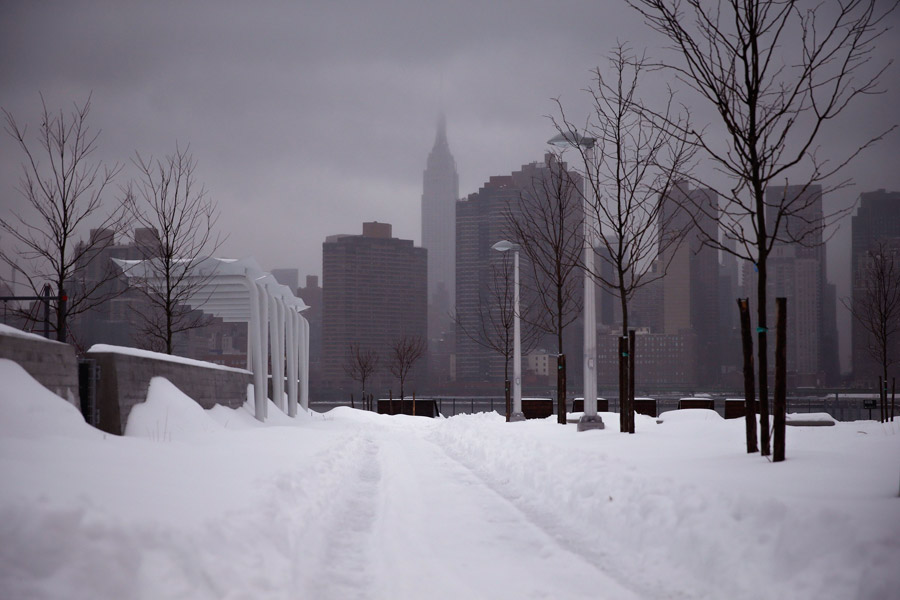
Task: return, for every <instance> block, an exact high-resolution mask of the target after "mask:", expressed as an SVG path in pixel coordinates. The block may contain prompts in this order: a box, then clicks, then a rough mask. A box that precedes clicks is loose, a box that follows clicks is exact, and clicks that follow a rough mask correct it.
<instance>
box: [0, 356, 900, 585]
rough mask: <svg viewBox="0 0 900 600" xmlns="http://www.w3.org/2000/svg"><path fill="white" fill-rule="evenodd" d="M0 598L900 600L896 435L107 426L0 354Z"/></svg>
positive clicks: (155, 418)
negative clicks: (113, 430) (758, 440)
mask: <svg viewBox="0 0 900 600" xmlns="http://www.w3.org/2000/svg"><path fill="white" fill-rule="evenodd" d="M0 381H2V382H3V384H2V386H0V598H4V599H6V598H9V599H19V598H28V599H31V598H66V599H70V598H90V599H103V598H110V599H112V598H115V599H128V598H135V599H161V598H191V599H194V598H197V599H205V598H234V599H237V598H248V599H249V598H253V599H257V598H316V599H318V598H323V599H327V598H336V599H337V598H340V599H344V598H384V599H398V598H410V599H423V598H427V599H432V598H437V599H440V598H461V599H472V598H485V599H497V598H516V599H518V598H555V599H568V598H592V599H598V598H615V599H620V598H679V599H681V598H715V599H720V598H753V599H758V598H792V599H797V598H816V599H822V598H840V599H846V598H897V597H900V498H898V497H897V496H898V486H900V422H898V423H896V424H893V425H892V424H887V425H881V424H878V423H874V422H856V423H837V424H836V425H835V426H833V427H811V428H791V429H789V431H788V444H787V456H788V460H787V461H786V462H784V463H781V464H772V463H769V462H768V461H767V460H766V459H764V458H761V457H760V456H759V455H758V454H756V455H747V454H746V453H745V452H744V448H743V431H744V430H743V427H744V425H743V422H742V421H724V420H722V419H721V418H719V417H718V415H716V414H715V413H712V412H711V411H678V412H676V413H668V414H666V415H664V418H663V419H662V421H663V422H662V423H657V422H656V420H654V419H649V418H641V419H639V420H638V421H637V423H636V429H637V433H636V434H635V435H630V436H629V435H622V434H620V433H618V431H617V427H618V416H617V415H615V414H604V415H603V416H604V420H605V421H606V424H607V429H606V430H605V431H591V432H585V433H576V431H575V425H569V426H565V427H563V426H559V425H557V424H556V423H555V420H548V421H528V422H525V423H510V424H508V423H505V422H504V421H503V419H502V418H501V417H499V416H498V415H496V414H483V415H472V416H458V417H454V418H451V419H426V418H415V417H386V416H379V415H375V414H371V413H366V412H362V411H356V410H351V409H346V408H343V409H335V410H333V411H331V412H329V413H327V414H324V415H320V414H315V413H313V414H309V415H306V414H304V415H301V416H300V417H298V418H297V419H289V418H287V417H285V416H284V415H282V414H280V413H279V412H278V410H277V409H276V408H275V407H274V405H270V407H269V414H270V420H269V422H268V423H266V424H265V425H262V424H260V423H258V422H256V421H255V420H254V419H253V416H252V412H251V411H250V410H249V409H248V408H244V409H238V410H231V409H227V408H221V407H218V408H216V409H213V410H211V411H204V410H202V409H201V408H199V406H197V405H196V404H194V403H193V402H192V401H191V400H190V399H189V398H187V397H186V396H184V395H183V394H182V393H181V392H180V391H178V390H177V389H176V388H174V386H172V385H171V384H170V383H168V382H167V381H165V380H163V379H155V380H154V381H153V383H152V384H151V389H150V392H149V395H148V401H147V403H146V404H144V405H141V406H139V407H136V409H135V410H134V412H133V413H132V417H131V419H130V420H129V423H128V430H127V435H126V436H124V437H116V436H110V435H105V434H103V433H101V432H98V431H96V430H94V429H92V428H91V427H88V426H87V425H85V424H84V422H83V421H82V419H81V416H80V415H79V413H78V412H77V411H76V410H75V409H74V408H72V406H71V405H69V404H67V403H66V402H64V401H63V400H61V399H59V398H58V397H56V396H54V395H53V394H51V393H50V392H48V391H47V390H45V389H44V388H42V387H40V386H39V385H38V384H37V383H36V382H34V380H32V379H31V378H30V377H29V376H28V375H27V374H26V373H25V372H24V371H22V369H21V368H19V367H18V366H17V365H15V364H14V363H12V362H10V361H3V360H0Z"/></svg>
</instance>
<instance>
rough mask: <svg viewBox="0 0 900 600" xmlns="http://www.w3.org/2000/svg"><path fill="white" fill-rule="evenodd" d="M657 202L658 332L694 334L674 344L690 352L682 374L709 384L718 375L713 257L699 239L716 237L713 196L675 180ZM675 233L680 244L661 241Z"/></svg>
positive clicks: (716, 281)
mask: <svg viewBox="0 0 900 600" xmlns="http://www.w3.org/2000/svg"><path fill="white" fill-rule="evenodd" d="M660 202H662V203H663V205H662V210H661V217H662V218H661V223H663V225H664V226H663V227H661V228H660V229H661V230H660V232H659V235H660V241H661V247H662V248H663V252H662V253H661V255H660V261H661V263H662V266H663V267H667V269H666V275H665V277H664V278H663V286H662V287H663V318H662V323H663V331H662V333H664V334H666V335H669V336H674V335H679V334H687V333H692V334H694V336H695V341H694V343H693V344H687V345H682V346H677V345H676V347H680V348H682V349H683V350H684V351H685V352H694V355H693V356H690V355H687V354H685V355H684V357H683V360H686V361H693V362H694V363H695V365H696V367H695V368H694V369H693V370H688V371H685V373H689V374H691V375H693V376H695V377H696V381H695V382H694V383H698V384H701V385H708V384H715V383H718V382H719V380H720V376H721V360H720V358H721V357H720V345H719V339H720V331H719V256H718V252H717V251H716V250H715V249H713V248H710V247H709V246H708V245H706V244H704V243H703V241H704V239H718V235H717V230H718V225H717V222H716V215H717V214H718V202H719V198H718V195H717V194H716V193H715V192H714V191H712V190H709V189H702V188H693V189H692V188H691V187H690V186H689V185H688V183H687V182H680V183H678V184H677V185H676V186H675V187H674V188H673V189H672V190H671V191H670V192H669V194H668V196H666V197H663V198H661V199H660ZM701 208H702V210H701ZM692 215H693V216H692ZM679 232H684V235H685V237H684V239H683V240H682V241H681V243H680V244H678V245H675V244H669V245H667V244H666V243H664V242H665V240H668V239H670V236H673V235H677V234H678V233H679Z"/></svg>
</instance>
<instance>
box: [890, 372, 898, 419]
mask: <svg viewBox="0 0 900 600" xmlns="http://www.w3.org/2000/svg"><path fill="white" fill-rule="evenodd" d="M896 397H897V378H896V377H892V378H891V421H892V422H893V420H894V399H895V398H896Z"/></svg>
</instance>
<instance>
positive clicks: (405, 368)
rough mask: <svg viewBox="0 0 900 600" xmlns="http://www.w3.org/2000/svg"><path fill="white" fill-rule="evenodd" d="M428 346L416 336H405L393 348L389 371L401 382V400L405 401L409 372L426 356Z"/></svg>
mask: <svg viewBox="0 0 900 600" xmlns="http://www.w3.org/2000/svg"><path fill="white" fill-rule="evenodd" d="M426 348H427V345H426V344H425V340H423V339H422V338H421V337H419V336H417V335H415V336H413V335H404V336H402V337H400V338H399V339H398V340H397V341H396V342H394V344H393V345H392V346H391V357H390V363H388V369H389V370H390V372H391V375H393V376H394V377H396V378H397V379H399V380H400V400H401V401H402V400H403V397H404V395H403V391H404V386H405V385H406V380H407V377H409V372H410V371H411V370H412V368H413V366H415V364H416V362H418V360H419V359H420V358H422V356H423V355H424V354H425V349H426Z"/></svg>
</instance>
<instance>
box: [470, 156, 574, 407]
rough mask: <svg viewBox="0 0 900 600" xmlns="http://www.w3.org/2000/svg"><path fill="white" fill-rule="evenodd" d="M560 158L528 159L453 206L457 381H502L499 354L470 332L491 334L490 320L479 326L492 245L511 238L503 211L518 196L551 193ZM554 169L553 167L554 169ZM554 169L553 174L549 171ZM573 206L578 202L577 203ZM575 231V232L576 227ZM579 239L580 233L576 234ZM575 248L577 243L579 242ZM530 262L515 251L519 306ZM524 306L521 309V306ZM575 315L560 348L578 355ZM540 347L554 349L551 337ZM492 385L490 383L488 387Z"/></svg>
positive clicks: (487, 298)
mask: <svg viewBox="0 0 900 600" xmlns="http://www.w3.org/2000/svg"><path fill="white" fill-rule="evenodd" d="M566 168H567V167H566V165H565V163H558V162H556V161H555V159H554V158H553V156H552V155H547V156H546V157H545V160H544V161H543V162H534V163H530V164H527V165H524V166H523V167H522V168H521V169H520V170H518V171H515V172H513V173H511V174H510V175H503V176H493V177H491V178H490V180H489V181H488V182H486V183H485V184H484V185H483V186H482V187H481V188H480V189H479V190H478V192H476V193H473V194H470V195H469V196H468V197H467V198H465V199H463V200H460V201H459V202H458V203H457V206H456V316H457V324H456V380H457V381H458V382H460V383H461V384H467V385H468V386H469V388H470V389H474V386H473V385H471V384H474V383H480V382H491V383H494V384H496V383H498V382H499V383H502V382H503V374H504V359H503V356H502V354H501V353H498V352H497V351H495V350H491V349H488V348H486V347H485V346H484V344H483V343H479V342H478V341H476V339H473V337H476V338H477V337H478V336H481V335H484V334H485V329H487V330H488V331H487V332H486V333H487V334H488V335H490V334H492V333H494V332H493V331H492V327H491V326H490V324H489V325H488V326H487V327H484V326H483V322H484V320H485V319H486V318H487V319H489V317H487V315H489V314H490V311H491V310H494V307H492V306H491V305H490V304H491V297H492V295H494V293H495V292H496V290H493V292H492V287H495V286H496V285H497V281H496V278H495V277H494V273H495V272H496V266H497V265H498V264H499V263H500V262H501V261H502V260H504V255H503V254H502V253H500V252H497V251H495V250H492V248H491V247H492V246H493V244H495V243H496V242H498V241H500V240H503V239H509V240H514V239H515V237H514V235H513V233H512V231H511V229H510V227H509V226H508V215H509V214H516V213H517V211H519V210H520V209H521V200H522V198H523V197H526V196H527V197H534V198H535V199H537V200H538V201H541V200H540V198H547V200H546V202H548V203H549V197H548V195H549V194H552V193H553V186H552V185H551V181H553V178H554V177H555V178H556V179H557V180H558V179H559V177H560V176H559V172H560V169H563V170H564V169H566ZM554 170H556V171H554ZM554 172H556V173H557V174H556V175H554V174H553V173H554ZM569 177H571V178H572V181H574V182H575V184H576V185H580V179H579V178H578V176H577V174H576V173H574V172H569ZM577 206H578V210H579V218H580V210H581V205H580V201H579V202H578V203H577ZM576 235H580V229H579V230H578V231H577V233H576ZM579 239H580V238H579ZM578 247H579V248H580V243H579V246H578ZM531 272H532V271H531V267H529V266H528V263H527V259H526V257H525V255H524V253H520V279H521V280H522V285H521V288H520V289H521V295H522V306H527V305H528V304H529V300H528V299H527V296H528V295H529V293H531V292H530V289H531V288H533V287H534V286H532V285H529V284H528V283H527V280H528V278H529V277H531ZM580 275H581V273H580V272H578V273H577V274H576V275H575V277H577V278H578V285H575V286H574V288H575V293H577V294H581V292H582V290H583V288H582V286H581V285H580V284H581V279H580ZM522 310H523V311H524V310H525V309H524V308H523V309H522ZM575 316H576V315H568V318H567V320H569V321H570V322H569V326H568V327H567V328H566V329H565V332H564V333H565V335H564V337H563V345H564V351H565V352H566V353H567V354H570V355H572V356H574V355H575V354H577V356H579V357H580V355H581V346H580V344H581V337H580V330H579V328H578V326H577V324H575V323H572V322H571V319H573V318H575ZM541 342H542V344H539V345H541V346H543V347H546V348H550V349H552V351H553V352H554V353H555V352H556V351H557V344H556V341H555V338H553V339H546V340H541ZM581 362H582V361H581V360H569V361H568V362H567V373H568V374H567V379H568V381H569V388H570V389H574V388H575V386H576V385H577V384H578V383H579V382H580V373H581V368H582V367H581ZM494 389H496V388H494Z"/></svg>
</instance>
